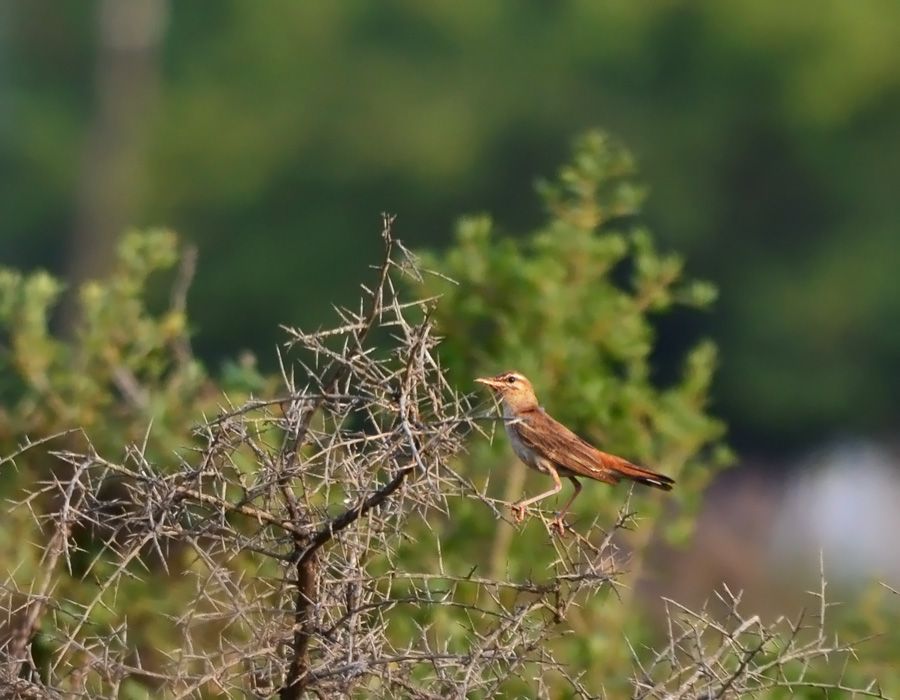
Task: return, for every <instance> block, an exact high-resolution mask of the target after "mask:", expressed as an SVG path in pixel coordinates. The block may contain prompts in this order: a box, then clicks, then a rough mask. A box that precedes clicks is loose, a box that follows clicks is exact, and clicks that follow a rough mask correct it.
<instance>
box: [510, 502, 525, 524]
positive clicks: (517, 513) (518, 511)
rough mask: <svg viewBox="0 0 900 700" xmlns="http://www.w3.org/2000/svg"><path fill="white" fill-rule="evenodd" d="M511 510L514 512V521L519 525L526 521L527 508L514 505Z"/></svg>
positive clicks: (518, 504) (517, 504)
mask: <svg viewBox="0 0 900 700" xmlns="http://www.w3.org/2000/svg"><path fill="white" fill-rule="evenodd" d="M509 509H510V510H511V511H512V516H513V520H515V521H516V522H517V523H520V522H522V521H523V520H525V506H523V505H522V504H520V503H513V504H512V505H511V506H510V507H509Z"/></svg>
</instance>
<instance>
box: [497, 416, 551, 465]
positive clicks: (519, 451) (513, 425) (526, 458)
mask: <svg viewBox="0 0 900 700" xmlns="http://www.w3.org/2000/svg"><path fill="white" fill-rule="evenodd" d="M503 418H504V426H505V428H506V434H507V435H508V436H509V442H510V444H511V445H512V448H513V452H515V453H516V457H518V458H519V459H521V460H522V461H523V462H524V463H525V464H526V465H528V466H529V467H531V468H532V469H536V470H537V471H539V472H542V473H547V471H548V469H547V467H546V466H545V465H544V461H545V459H544V458H543V457H541V456H540V455H539V454H538V453H537V452H535V451H534V450H533V449H531V448H530V447H529V446H528V445H526V444H525V442H524V441H523V440H522V438H521V436H520V435H519V431H518V427H519V425H520V424H521V421H522V420H523V419H517V418H516V416H515V415H514V414H513V412H512V411H510V410H509V409H507V408H506V407H505V406H504V409H503Z"/></svg>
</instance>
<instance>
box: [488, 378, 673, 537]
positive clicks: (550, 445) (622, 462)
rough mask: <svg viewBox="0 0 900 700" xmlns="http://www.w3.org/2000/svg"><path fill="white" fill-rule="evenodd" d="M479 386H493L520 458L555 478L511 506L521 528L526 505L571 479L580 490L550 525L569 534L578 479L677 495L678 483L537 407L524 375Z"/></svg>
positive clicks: (507, 432) (578, 484) (537, 404)
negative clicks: (567, 517)
mask: <svg viewBox="0 0 900 700" xmlns="http://www.w3.org/2000/svg"><path fill="white" fill-rule="evenodd" d="M475 381H476V382H479V383H480V384H484V385H485V386H487V387H489V388H490V389H491V390H492V391H493V393H494V394H495V395H496V396H497V397H498V398H499V399H500V401H501V403H502V405H503V418H504V423H505V426H506V434H507V435H508V436H509V441H510V443H511V444H512V448H513V451H514V452H515V453H516V456H517V457H518V458H519V459H520V460H521V461H522V462H524V463H525V464H526V465H527V466H528V467H531V468H532V469H535V470H537V471H539V472H541V473H542V474H548V475H549V476H550V477H551V478H552V479H553V488H552V489H549V490H548V491H545V492H543V493H539V494H538V495H537V496H534V497H532V498H528V499H526V500H522V501H518V502H517V503H514V504H513V505H512V506H511V508H512V513H513V518H514V519H515V521H516V522H517V523H520V522H522V521H523V520H524V519H525V509H526V507H527V506H529V505H531V504H532V503H537V502H538V501H541V500H543V499H545V498H548V497H550V496H553V495H555V494H557V493H559V492H560V491H561V490H562V482H561V481H560V476H565V477H568V479H569V480H570V481H571V482H572V485H573V486H574V487H575V493H573V494H572V497H571V498H570V499H569V500H568V501H567V502H566V504H565V505H564V506H563V508H562V510H561V511H559V513H558V514H557V515H556V517H555V518H554V519H553V520H552V521H551V526H555V527H557V528H558V529H559V531H560V533H564V532H565V528H566V525H565V521H564V518H565V515H566V513H567V512H568V510H569V508H570V507H571V505H572V502H573V501H574V500H575V499H576V498H577V497H578V494H579V493H581V484H580V483H579V482H578V479H577V478H576V477H587V478H589V479H595V480H596V481H602V482H605V483H607V484H617V483H618V482H619V481H620V480H622V479H630V480H631V481H635V482H637V483H639V484H644V485H646V486H652V487H653V488H657V489H661V490H663V491H671V490H672V486H673V485H674V484H675V480H674V479H672V478H670V477H668V476H666V475H665V474H659V473H658V472H655V471H652V470H650V469H647V468H645V467H640V466H638V465H636V464H632V463H631V462H629V461H628V460H626V459H622V458H621V457H616V456H615V455H611V454H608V453H606V452H601V451H600V450H598V449H597V448H596V447H594V446H593V445H591V444H590V443H589V442H587V441H586V440H583V439H582V438H580V437H579V436H578V435H576V434H575V433H573V432H572V431H571V430H569V429H568V428H567V427H566V426H564V425H563V424H562V423H560V422H559V421H557V420H555V419H554V418H552V417H551V416H550V415H549V414H548V413H547V412H546V411H545V410H544V409H543V408H542V407H541V405H540V403H538V399H537V396H536V395H535V393H534V389H533V388H532V386H531V382H530V381H528V378H527V377H525V375H523V374H521V373H519V372H515V371H509V372H503V373H501V374H498V375H497V376H495V377H479V378H478V379H476V380H475Z"/></svg>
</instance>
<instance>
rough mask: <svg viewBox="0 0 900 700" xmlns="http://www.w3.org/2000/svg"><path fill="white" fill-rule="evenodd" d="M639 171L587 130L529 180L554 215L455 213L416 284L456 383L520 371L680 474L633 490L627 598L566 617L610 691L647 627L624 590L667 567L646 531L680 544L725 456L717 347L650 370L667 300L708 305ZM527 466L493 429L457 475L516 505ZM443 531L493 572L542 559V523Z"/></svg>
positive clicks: (583, 418)
mask: <svg viewBox="0 0 900 700" xmlns="http://www.w3.org/2000/svg"><path fill="white" fill-rule="evenodd" d="M635 176H636V172H635V164H634V161H633V159H632V157H631V156H630V155H629V154H628V153H627V151H625V149H624V148H622V147H621V146H620V145H618V144H617V143H616V142H615V141H613V140H612V139H610V138H609V137H608V136H605V135H604V134H602V133H598V132H592V133H589V134H587V135H586V136H584V137H583V138H581V139H580V140H579V141H578V143H577V145H576V147H575V153H574V156H573V159H572V162H571V163H570V164H568V165H566V166H565V167H564V168H563V169H562V170H561V171H560V173H559V176H558V178H556V179H555V180H553V181H549V182H542V183H540V185H539V191H540V193H541V195H542V198H543V200H544V203H545V205H546V207H547V210H548V213H549V217H548V220H547V222H546V223H545V224H544V225H543V226H542V227H541V228H540V229H538V230H537V231H535V232H533V233H530V234H529V235H526V236H523V237H518V238H510V237H503V236H500V235H498V234H497V233H496V232H495V230H494V226H493V225H492V223H491V221H490V219H488V218H487V217H476V218H469V219H466V220H464V221H463V222H462V223H461V224H460V226H459V229H458V232H457V236H456V240H455V242H454V244H453V246H451V248H450V249H449V250H447V251H446V252H444V253H442V254H428V255H426V256H425V267H426V268H431V269H433V270H435V271H436V272H439V273H440V275H439V276H427V277H426V278H425V280H424V282H423V285H422V287H423V292H424V293H426V294H428V295H439V297H440V301H439V303H438V304H437V306H436V310H435V318H436V319H437V323H438V327H439V329H440V330H441V332H442V333H443V335H444V342H443V344H442V346H441V347H442V352H441V357H442V360H443V362H444V363H445V364H446V365H447V366H448V367H449V368H450V369H451V373H452V376H454V377H455V378H456V379H457V380H458V382H459V383H461V384H464V385H465V384H468V383H470V382H471V381H472V379H473V378H474V377H477V376H483V375H485V374H494V373H497V372H499V371H501V370H506V369H512V368H515V369H518V370H520V371H521V372H523V373H524V374H526V375H527V376H528V377H530V378H531V379H532V381H533V382H534V383H535V386H536V389H537V392H538V396H539V397H543V399H544V400H545V404H544V405H545V407H547V408H548V410H550V412H551V413H553V415H554V416H556V417H558V418H559V419H560V420H562V421H563V422H564V423H566V424H567V425H570V426H572V427H573V428H574V429H575V430H576V431H577V432H580V433H581V434H582V435H584V436H586V437H588V438H590V439H591V440H593V441H594V442H595V443H596V444H598V445H600V446H601V447H602V448H603V449H607V450H609V451H611V452H614V453H616V454H621V455H625V456H627V457H628V458H630V459H632V460H633V461H636V462H638V463H642V464H646V465H648V466H651V467H652V468H654V469H657V470H659V471H662V472H663V473H665V474H668V475H671V476H672V477H674V478H675V479H676V481H677V482H678V483H677V485H676V489H675V491H674V492H673V494H671V495H661V494H658V493H652V492H645V491H641V490H640V489H637V490H636V491H635V493H634V496H633V498H632V500H631V507H632V508H633V509H634V510H636V511H637V512H638V514H639V516H640V518H641V520H642V521H643V522H642V525H641V527H640V528H639V529H638V531H637V533H635V535H634V536H633V537H631V538H629V539H628V542H627V547H628V549H629V550H630V552H631V556H630V558H629V563H628V569H629V571H630V573H629V574H628V575H627V577H626V583H627V586H626V587H625V588H623V589H622V590H621V591H620V596H621V598H622V603H621V604H618V603H615V602H613V601H610V600H606V599H603V600H592V601H586V603H585V605H584V607H583V608H582V609H581V610H580V611H579V612H577V613H575V616H574V619H573V620H572V625H573V628H575V629H576V630H577V631H578V634H577V635H576V636H575V637H573V638H571V639H570V641H568V642H566V643H567V644H569V645H571V647H572V649H571V653H572V654H574V655H576V656H577V657H578V658H580V659H582V660H583V661H584V662H585V668H592V669H593V670H591V671H589V675H591V676H592V679H593V680H594V681H595V682H596V683H597V687H599V686H600V685H601V684H604V685H605V686H606V687H607V688H612V687H615V681H613V680H612V679H620V680H622V681H624V680H625V679H626V678H627V676H628V668H629V667H630V663H631V661H630V658H629V652H628V649H627V647H626V646H625V645H624V644H623V641H622V640H623V636H624V635H626V634H627V635H629V636H630V637H631V638H632V639H638V638H642V635H641V633H640V630H641V629H642V622H643V619H642V618H643V615H642V613H641V611H640V606H639V605H637V604H636V603H635V602H632V601H631V597H632V595H633V591H634V587H635V585H636V584H637V583H638V582H639V581H640V580H641V579H642V578H647V579H657V578H664V577H665V575H666V574H665V572H664V571H654V572H650V571H646V570H645V564H646V562H647V558H646V554H647V552H648V550H649V548H650V546H651V544H652V543H653V541H654V540H655V539H656V537H655V535H659V536H661V537H663V538H665V540H666V541H668V542H671V543H682V542H684V541H685V539H686V538H687V536H688V535H689V534H690V531H691V526H692V524H693V522H694V519H695V516H696V514H697V510H698V507H699V502H700V496H701V494H702V493H703V490H704V488H705V487H706V485H707V484H708V483H709V480H710V478H711V477H712V475H713V474H714V473H715V471H716V470H717V469H718V468H720V467H721V466H722V465H724V464H726V463H727V462H728V459H729V453H728V450H727V448H726V447H725V446H724V445H723V444H722V442H721V437H722V434H723V430H724V429H723V425H722V423H721V422H720V421H719V420H717V419H716V418H714V417H713V416H711V415H710V413H709V412H708V406H709V402H710V384H711V381H712V377H713V372H714V368H715V364H716V351H715V346H714V345H713V344H712V342H710V341H705V340H704V341H699V342H698V343H697V344H696V345H695V346H694V347H693V348H691V349H690V350H689V351H688V353H687V354H686V356H685V357H684V359H683V363H682V369H681V375H680V377H679V379H678V380H677V381H675V382H673V383H671V384H669V385H666V386H659V385H658V384H657V383H656V382H655V381H654V371H653V353H654V350H655V349H656V345H657V341H656V335H657V334H656V331H655V327H654V320H655V319H656V318H658V317H659V316H661V315H664V314H666V313H670V312H671V311H672V310H673V309H674V307H676V306H687V307H692V308H703V307H705V306H707V305H708V304H709V303H710V302H712V300H713V299H714V298H715V290H714V289H713V288H712V287H711V286H710V285H709V284H706V283H703V282H697V281H692V280H690V279H687V278H686V276H685V274H684V270H683V267H684V266H683V262H682V260H681V259H680V258H679V257H678V256H676V255H672V254H663V253H660V252H659V251H658V250H657V249H656V247H655V246H654V244H653V241H652V238H651V235H650V233H649V232H648V231H647V230H646V229H645V228H644V227H643V226H642V225H641V224H640V223H639V217H638V215H639V212H640V207H641V204H642V203H643V200H644V196H645V193H644V190H643V189H642V187H641V186H640V185H639V183H638V182H637V180H636V177H635ZM450 280H453V281H450ZM525 469H526V468H525V467H524V466H522V465H521V464H520V463H518V461H517V460H516V459H515V458H514V457H512V453H511V451H510V449H509V446H508V445H507V444H506V439H505V436H503V437H502V438H498V439H497V440H495V441H494V444H493V446H492V447H488V446H487V445H486V444H483V443H479V444H476V445H475V446H473V451H472V458H471V459H469V460H468V467H467V473H468V474H469V475H470V476H471V477H472V478H473V479H476V480H478V481H480V480H485V481H486V480H491V481H492V482H495V487H494V489H493V491H494V492H495V493H496V494H497V495H498V496H499V497H500V498H501V499H502V500H504V501H507V502H512V501H514V500H516V499H518V498H519V497H520V495H521V494H522V492H523V488H529V487H530V486H531V487H533V488H535V489H536V488H538V486H537V484H538V481H539V479H541V478H544V477H540V476H534V477H533V480H532V478H528V479H525V478H524V477H525ZM541 484H542V485H543V484H544V482H541ZM625 494H626V491H625V489H624V488H623V487H620V488H618V489H610V488H608V487H607V486H605V485H588V488H586V489H585V491H584V493H583V495H582V496H581V497H580V498H579V500H578V501H576V505H575V507H574V512H573V514H572V515H571V519H572V520H573V522H574V523H575V527H576V529H577V528H578V527H579V526H581V527H584V525H585V523H590V522H592V521H594V520H595V519H596V520H598V521H599V522H601V523H606V524H607V525H609V524H611V523H613V522H614V521H615V518H616V512H617V510H618V509H619V508H621V507H622V505H623V501H624V499H625ZM564 495H565V494H563V496H564ZM453 529H454V530H456V531H458V532H460V533H469V532H472V531H475V532H477V533H478V537H476V538H469V537H467V536H466V535H462V534H461V535H460V536H459V537H458V538H455V539H453V542H454V548H453V551H454V553H455V555H456V556H462V557H475V559H476V560H479V561H481V562H482V564H483V565H484V566H487V567H488V568H489V569H490V570H491V571H492V572H493V573H495V574H496V573H499V572H500V571H501V570H503V569H513V570H516V572H517V573H519V574H522V573H525V572H534V573H535V574H537V573H538V572H539V571H540V570H541V568H542V567H543V566H545V565H547V563H548V562H547V561H546V560H545V558H544V557H543V556H542V554H541V553H547V554H548V555H549V554H550V553H552V551H553V550H552V549H548V547H547V546H546V544H545V542H544V541H543V540H545V539H546V537H547V534H546V532H545V531H544V528H543V526H542V525H541V524H540V522H539V521H537V520H532V522H531V523H530V524H528V525H526V526H525V527H524V529H522V531H514V530H513V529H512V528H510V527H508V526H506V525H503V524H497V523H495V522H493V521H492V520H490V519H487V518H485V517H484V513H483V512H476V511H475V510H473V511H472V512H470V513H468V514H467V515H466V519H465V521H464V522H463V523H462V524H460V523H459V522H458V521H454V524H453ZM451 537H452V536H451ZM485 540H487V541H492V546H491V547H490V548H489V550H488V551H489V554H488V555H487V556H485V555H484V554H482V553H481V552H483V549H482V544H481V543H482V542H483V541H485ZM467 541H468V542H469V544H468V545H467V544H466V542H467ZM447 549H449V547H448V548H447ZM596 658H602V659H603V660H604V661H603V664H602V668H600V667H599V666H597V665H594V664H592V663H590V661H591V659H596Z"/></svg>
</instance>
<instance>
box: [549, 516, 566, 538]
mask: <svg viewBox="0 0 900 700" xmlns="http://www.w3.org/2000/svg"><path fill="white" fill-rule="evenodd" d="M554 528H555V529H556V530H557V531H558V532H559V534H560V536H562V535H565V534H566V521H565V520H563V519H562V517H560V516H556V517H555V518H553V520H551V521H550V529H551V530H552V529H554Z"/></svg>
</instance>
